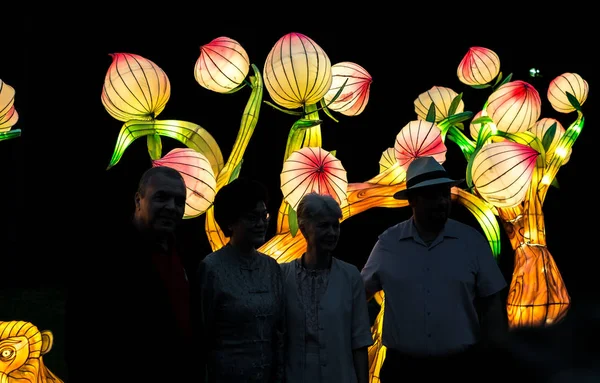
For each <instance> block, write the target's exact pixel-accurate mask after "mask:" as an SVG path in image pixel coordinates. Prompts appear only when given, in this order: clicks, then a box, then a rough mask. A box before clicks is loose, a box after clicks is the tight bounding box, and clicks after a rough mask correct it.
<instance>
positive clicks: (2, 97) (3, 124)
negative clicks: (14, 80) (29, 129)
mask: <svg viewBox="0 0 600 383" xmlns="http://www.w3.org/2000/svg"><path fill="white" fill-rule="evenodd" d="M14 104H15V89H14V88H13V87H12V86H10V85H8V84H7V83H5V82H3V81H2V80H0V141H4V140H9V139H11V138H15V137H18V136H20V135H21V130H20V129H13V130H11V128H12V127H13V126H14V125H15V124H16V123H17V121H18V120H19V114H18V113H17V110H16V109H15V105H14Z"/></svg>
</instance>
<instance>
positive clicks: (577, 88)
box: [548, 73, 589, 113]
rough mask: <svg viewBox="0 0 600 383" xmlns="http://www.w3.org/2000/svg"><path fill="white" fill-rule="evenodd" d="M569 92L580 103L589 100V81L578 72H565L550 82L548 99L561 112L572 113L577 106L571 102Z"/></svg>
mask: <svg viewBox="0 0 600 383" xmlns="http://www.w3.org/2000/svg"><path fill="white" fill-rule="evenodd" d="M567 92H569V93H571V94H572V95H573V96H574V97H575V98H576V99H577V101H578V102H579V103H580V104H583V103H584V102H585V100H587V96H588V92H589V86H588V83H587V81H585V80H584V79H583V78H581V76H580V75H578V74H577V73H563V74H562V75H560V76H558V77H556V78H555V79H554V80H552V81H551V82H550V85H549V86H548V101H550V104H551V105H552V107H553V108H554V110H556V111H557V112H560V113H571V112H574V111H575V107H574V106H573V105H572V104H571V102H569V98H568V97H567Z"/></svg>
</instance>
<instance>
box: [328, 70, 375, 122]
mask: <svg viewBox="0 0 600 383" xmlns="http://www.w3.org/2000/svg"><path fill="white" fill-rule="evenodd" d="M331 74H332V81H331V88H329V91H328V92H327V93H326V94H325V96H324V97H323V98H324V99H325V103H326V104H327V105H328V108H329V109H331V110H335V111H336V112H339V113H341V114H343V115H346V116H357V115H359V114H361V113H362V112H363V110H365V107H366V106H367V104H368V103H369V93H370V89H371V83H372V82H373V78H372V77H371V75H370V74H369V72H367V71H366V70H365V68H363V67H361V66H360V65H358V64H355V63H353V62H348V61H344V62H340V63H337V64H335V65H333V66H332V67H331ZM344 82H346V85H344ZM342 85H344V89H343V90H342V93H341V94H340V95H339V96H338V98H337V99H336V100H335V101H334V102H332V103H331V104H330V102H331V100H332V99H333V97H335V95H336V94H337V93H338V92H339V90H340V88H341V87H342Z"/></svg>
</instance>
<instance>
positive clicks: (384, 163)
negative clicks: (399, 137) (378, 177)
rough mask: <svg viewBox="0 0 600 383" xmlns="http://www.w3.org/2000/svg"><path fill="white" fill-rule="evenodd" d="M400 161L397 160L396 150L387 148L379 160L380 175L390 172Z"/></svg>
mask: <svg viewBox="0 0 600 383" xmlns="http://www.w3.org/2000/svg"><path fill="white" fill-rule="evenodd" d="M397 161H398V160H397V159H396V152H395V150H394V148H387V149H386V150H385V151H384V152H383V153H381V157H380V158H379V173H383V172H384V171H386V170H388V169H389V168H391V167H392V166H394V164H395V163H396V162H397Z"/></svg>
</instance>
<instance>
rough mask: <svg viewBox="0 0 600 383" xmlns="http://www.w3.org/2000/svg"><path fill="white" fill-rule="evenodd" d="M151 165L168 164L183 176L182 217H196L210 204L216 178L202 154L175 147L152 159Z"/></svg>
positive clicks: (214, 191) (215, 186) (213, 195)
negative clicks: (184, 194)
mask: <svg viewBox="0 0 600 383" xmlns="http://www.w3.org/2000/svg"><path fill="white" fill-rule="evenodd" d="M152 166H154V167H156V166H168V167H170V168H173V169H175V170H177V171H178V172H179V173H180V174H181V176H182V177H183V180H184V181H185V187H186V190H187V191H186V199H185V212H184V214H183V218H184V219H187V218H195V217H198V216H200V215H202V214H203V213H204V212H205V211H206V210H207V209H208V208H209V207H210V206H211V205H212V203H213V201H214V199H215V194H216V190H217V180H216V178H215V174H214V173H213V170H212V167H211V166H210V162H209V161H208V159H207V158H206V156H204V154H202V153H200V152H197V151H195V150H194V149H190V148H176V149H173V150H171V151H170V152H169V153H167V154H166V155H164V156H163V157H162V158H161V159H158V160H154V161H152Z"/></svg>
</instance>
